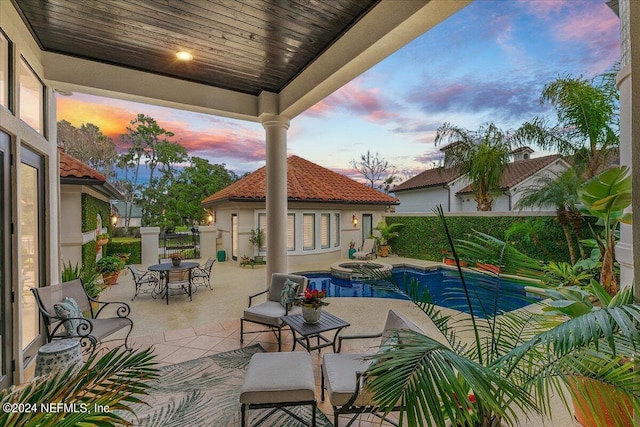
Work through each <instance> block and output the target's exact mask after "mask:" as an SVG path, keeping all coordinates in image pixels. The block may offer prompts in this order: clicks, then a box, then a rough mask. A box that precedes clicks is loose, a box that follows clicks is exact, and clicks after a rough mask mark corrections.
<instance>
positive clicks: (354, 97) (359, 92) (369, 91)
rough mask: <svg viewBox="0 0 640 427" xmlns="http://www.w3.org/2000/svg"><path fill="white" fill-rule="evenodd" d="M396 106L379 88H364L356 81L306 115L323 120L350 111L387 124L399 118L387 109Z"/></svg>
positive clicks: (312, 108)
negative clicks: (337, 112)
mask: <svg viewBox="0 0 640 427" xmlns="http://www.w3.org/2000/svg"><path fill="white" fill-rule="evenodd" d="M396 106H397V104H396V103H395V102H393V101H392V100H390V99H388V98H387V97H385V96H384V95H382V94H381V91H380V89H379V88H364V87H362V85H360V84H359V83H358V81H357V80H356V81H353V82H351V83H349V84H347V85H345V86H343V87H342V88H340V89H338V90H337V91H336V92H334V93H333V94H332V95H330V96H328V97H327V98H325V99H323V100H322V101H320V102H318V103H317V104H315V105H314V106H313V107H311V108H310V109H309V110H307V112H306V113H305V114H307V115H309V116H311V117H316V118H322V117H327V116H329V115H330V114H332V113H333V112H334V111H349V112H353V113H355V114H357V115H358V116H360V117H362V118H363V119H364V120H366V121H369V122H373V123H379V124H385V123H388V122H389V121H391V120H394V119H395V118H397V117H399V114H398V113H396V112H393V111H390V110H389V109H388V108H385V107H396Z"/></svg>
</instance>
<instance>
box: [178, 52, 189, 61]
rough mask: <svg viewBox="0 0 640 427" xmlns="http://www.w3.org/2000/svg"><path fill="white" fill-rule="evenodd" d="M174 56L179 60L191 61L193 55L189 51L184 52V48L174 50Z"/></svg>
mask: <svg viewBox="0 0 640 427" xmlns="http://www.w3.org/2000/svg"><path fill="white" fill-rule="evenodd" d="M176 58H178V59H179V60H181V61H191V60H192V59H193V55H192V54H190V53H189V52H185V51H184V50H180V51H178V52H176Z"/></svg>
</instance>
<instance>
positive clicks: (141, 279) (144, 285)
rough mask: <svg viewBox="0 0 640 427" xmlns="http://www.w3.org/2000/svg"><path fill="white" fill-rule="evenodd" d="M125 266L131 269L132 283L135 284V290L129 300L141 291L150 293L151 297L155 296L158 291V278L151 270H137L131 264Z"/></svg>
mask: <svg viewBox="0 0 640 427" xmlns="http://www.w3.org/2000/svg"><path fill="white" fill-rule="evenodd" d="M127 268H129V270H130V271H131V274H132V275H133V283H134V284H135V286H136V292H135V294H134V295H133V298H131V301H133V300H134V299H136V297H137V296H138V295H139V294H141V293H143V294H144V293H150V294H151V297H152V298H153V299H155V298H156V295H158V293H159V292H160V289H159V288H160V278H159V277H158V275H157V274H155V273H154V272H153V271H147V270H138V268H137V267H136V266H135V265H133V264H129V265H127Z"/></svg>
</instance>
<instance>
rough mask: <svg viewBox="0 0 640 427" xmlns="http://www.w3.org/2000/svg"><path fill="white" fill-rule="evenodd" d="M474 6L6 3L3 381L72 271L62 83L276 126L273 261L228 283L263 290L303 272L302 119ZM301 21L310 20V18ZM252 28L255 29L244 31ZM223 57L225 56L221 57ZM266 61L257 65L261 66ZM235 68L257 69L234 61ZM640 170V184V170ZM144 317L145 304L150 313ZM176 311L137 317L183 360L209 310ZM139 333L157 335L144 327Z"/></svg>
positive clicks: (633, 50) (633, 10) (628, 157)
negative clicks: (61, 138) (293, 208)
mask: <svg viewBox="0 0 640 427" xmlns="http://www.w3.org/2000/svg"><path fill="white" fill-rule="evenodd" d="M469 2H470V0H447V1H444V0H443V1H437V0H432V1H428V0H411V1H393V0H382V1H377V0H371V1H366V2H362V1H355V0H354V1H347V2H341V4H342V5H344V7H343V8H335V9H334V8H333V6H331V5H330V4H326V5H321V4H318V5H315V6H313V5H298V6H297V7H295V8H293V9H295V10H283V9H282V8H281V7H280V2H277V1H267V2H263V5H264V10H262V11H261V12H260V13H259V14H258V15H257V16H254V17H253V18H252V19H250V20H248V19H247V17H246V16H245V15H244V13H243V10H244V11H246V10H247V9H251V5H250V2H249V1H242V0H235V1H230V2H225V5H224V6H218V5H217V3H215V2H212V1H211V2H209V1H202V2H200V4H201V5H202V6H203V7H202V10H200V11H199V12H198V14H199V15H200V16H201V17H202V18H203V19H204V18H205V17H224V18H223V21H224V22H223V23H222V24H224V28H226V30H221V29H220V28H223V27H220V26H219V25H222V24H219V25H213V26H212V23H211V22H203V21H200V20H197V19H193V16H194V15H193V14H194V11H193V10H181V11H180V10H178V11H176V10H172V8H171V7H169V6H167V5H165V8H167V10H163V9H162V8H160V7H159V6H158V5H157V4H155V3H153V4H151V3H148V2H138V4H137V6H136V7H137V9H136V11H135V12H133V13H132V11H130V10H128V9H127V7H128V3H129V2H127V1H126V0H121V1H120V0H118V1H113V2H109V3H108V7H106V6H105V5H107V4H106V3H105V5H103V6H104V8H103V10H102V11H101V14H100V15H101V16H102V17H103V18H104V19H106V20H107V22H111V25H108V24H107V25H105V24H103V25H94V26H93V28H92V26H91V25H88V26H85V25H80V24H82V23H84V21H85V20H86V19H89V18H90V17H91V14H90V13H89V14H87V12H86V11H85V10H84V9H85V7H86V5H84V4H82V3H77V4H76V3H73V4H68V3H67V2H65V1H62V0H49V1H45V2H41V1H36V0H15V1H14V2H9V1H3V2H0V29H1V30H2V32H0V38H1V40H0V41H3V44H2V46H3V47H4V48H3V49H0V54H1V55H2V58H0V64H3V65H4V64H7V66H6V70H7V74H6V75H7V76H9V77H8V78H4V79H3V80H2V82H0V83H2V84H3V85H5V86H6V91H5V92H2V93H3V95H2V97H0V154H2V162H3V163H2V176H3V180H4V184H5V185H4V186H3V193H2V198H3V206H4V207H5V209H4V210H3V211H2V215H3V227H2V230H3V231H2V233H1V234H2V236H0V237H1V239H2V242H3V243H2V245H3V247H2V248H3V250H2V251H1V254H2V259H1V260H0V262H1V268H2V275H1V276H0V280H1V281H2V282H1V283H0V285H1V286H2V289H3V290H2V295H1V299H0V303H1V304H2V307H1V310H0V312H2V313H3V316H4V318H3V319H2V322H0V324H2V325H3V329H4V330H2V331H0V334H1V335H2V337H3V343H2V358H1V359H2V366H1V369H2V372H1V380H0V387H2V388H4V387H7V386H8V385H11V384H15V383H20V382H22V381H24V380H25V378H26V372H27V371H28V369H29V368H30V365H32V364H33V361H34V359H35V358H34V357H33V356H34V355H35V352H36V351H37V348H38V347H39V346H40V345H41V344H42V343H43V339H42V334H41V333H40V332H39V331H25V330H24V328H23V324H25V323H26V322H24V318H23V317H24V316H25V315H26V314H27V313H29V304H30V301H29V300H28V291H27V292H24V289H25V288H27V289H28V287H29V286H46V285H48V284H51V283H56V282H58V281H59V277H60V234H59V233H60V232H59V230H60V224H61V222H62V221H65V220H67V219H66V218H61V217H60V214H59V211H60V210H59V203H60V189H59V185H60V184H59V176H58V157H57V156H58V154H57V148H56V141H57V135H56V122H57V119H56V111H55V110H56V107H55V97H56V92H59V93H63V92H67V91H79V92H84V93H89V94H94V95H99V96H107V97H113V98H120V99H127V100H133V101H137V102H143V103H148V104H157V105H163V106H167V107H171V108H180V109H185V110H189V111H197V112H202V113H207V114H212V115H220V116H224V117H231V118H237V119H242V120H250V121H254V122H259V123H261V124H262V125H263V127H264V129H265V153H266V165H267V194H268V197H267V203H266V211H267V227H268V229H269V234H270V238H269V241H268V247H267V250H268V253H269V264H268V266H267V268H266V269H264V270H260V269H257V270H243V273H242V274H245V273H246V274H247V277H246V282H245V281H244V280H243V281H240V280H239V279H238V278H237V277H236V275H235V274H237V271H234V275H233V276H229V277H228V278H227V279H226V280H225V284H224V286H229V287H234V286H247V288H248V289H247V292H246V295H248V294H250V293H252V291H256V290H262V289H263V288H264V283H265V278H266V277H270V276H271V273H273V272H286V271H289V270H290V268H289V266H288V264H287V222H286V221H287V198H286V195H287V191H286V185H287V184H286V154H287V129H288V127H289V123H290V121H291V120H293V119H295V117H296V116H298V115H299V114H300V113H302V112H303V111H305V110H306V109H308V108H310V107H311V106H312V105H314V104H315V103H317V102H318V101H320V100H322V99H323V98H324V97H326V96H327V95H329V94H330V93H332V92H333V91H335V90H336V89H338V88H340V87H341V86H342V85H344V84H346V83H347V82H349V81H350V80H352V79H353V78H355V77H356V76H358V75H359V74H361V73H362V72H364V71H365V70H367V69H368V68H370V67H371V66H373V65H374V64H376V63H377V62H379V61H380V60H382V59H383V58H385V57H386V56H388V55H390V54H392V53H393V52H395V51H396V50H398V49H399V48H400V47H402V46H404V45H405V44H406V43H408V42H409V41H411V40H413V39H414V38H415V37H417V36H419V35H420V34H422V33H424V32H425V31H428V30H429V29H430V28H432V27H433V26H435V25H437V24H438V23H439V22H441V21H443V20H445V19H447V17H449V16H450V15H452V14H454V13H455V12H456V11H458V10H460V9H461V8H463V7H464V6H466V5H467V4H468V3H469ZM611 3H612V5H613V7H616V8H617V9H618V10H619V15H620V17H621V21H622V32H623V36H622V40H623V49H622V52H623V59H622V65H621V71H620V73H619V78H618V87H619V89H620V92H621V135H620V140H621V158H622V159H623V163H627V164H629V165H632V164H634V163H635V164H640V149H637V147H638V141H640V79H638V78H636V79H635V81H634V80H633V79H632V74H633V73H632V70H633V69H635V70H636V74H637V70H639V69H640V49H638V46H640V24H639V23H640V4H638V3H637V2H634V1H630V0H619V1H613V2H611ZM314 8H317V9H314ZM198 14H196V15H198ZM56 18H57V19H56ZM300 20H302V21H300ZM300 22H306V23H307V25H303V26H301V25H299V23H300ZM178 23H179V24H180V25H178ZM76 27H83V28H84V29H85V31H86V33H84V34H83V35H82V37H77V36H76V37H77V38H75V37H74V33H73V31H74V29H75V28H76ZM243 27H244V30H243V31H240V32H238V31H237V29H238V28H243ZM291 27H296V28H294V29H292V28H291ZM234 28H235V29H236V30H235V31H236V32H235V33H234ZM134 29H137V31H134ZM208 31H211V33H208ZM183 32H186V33H188V34H190V37H191V40H192V41H194V44H193V45H189V46H187V45H185V44H184V41H186V40H185V38H184V34H183ZM60 35H63V37H60ZM152 35H155V36H154V37H155V38H154V37H152ZM241 36H242V37H241ZM240 41H241V42H242V43H240ZM216 43H218V44H216ZM98 47H101V48H98ZM185 49H190V50H191V54H192V55H193V58H194V62H193V63H191V64H192V65H189V66H185V65H184V64H183V65H178V63H176V61H175V60H174V55H175V52H176V51H178V50H185ZM215 57H219V58H223V59H224V60H223V61H220V63H219V64H214V63H215V61H214V58H215ZM200 58H201V59H200ZM256 58H258V59H257V62H253V61H256ZM244 60H247V62H248V63H245V61H244ZM233 64H241V65H242V66H243V67H244V68H241V69H238V68H233V67H232V65H233ZM251 70H253V72H250V71H251ZM0 71H4V68H3V69H2V70H0ZM632 141H633V143H632ZM633 148H636V149H635V150H634V149H633ZM633 179H634V184H635V186H636V187H637V188H640V173H638V172H637V170H636V171H634V177H633ZM633 204H634V206H638V204H640V194H639V193H638V192H636V193H635V194H634V203H633ZM29 206H31V210H29V209H28V207H29ZM27 215H31V218H30V219H31V220H33V221H35V223H37V224H38V227H32V228H29V227H27V226H26V225H25V221H24V219H25V217H26V216H27ZM634 217H635V218H634V219H635V220H636V222H639V221H640V209H639V208H637V207H636V208H635V209H634ZM637 242H640V228H638V227H636V228H635V229H634V230H633V231H632V230H631V229H630V228H624V229H623V230H622V242H621V244H620V246H619V249H620V251H619V254H618V258H619V260H620V262H621V264H622V265H623V268H624V272H625V273H624V274H625V275H626V276H624V277H623V280H622V281H623V282H631V278H632V277H634V276H635V277H640V250H637V248H636V250H635V251H633V246H634V244H635V245H637V244H638V243H637ZM25 243H30V244H31V245H32V246H33V247H32V248H31V252H29V253H28V255H29V256H31V255H36V257H35V259H33V258H30V259H27V255H25V252H24V251H23V247H25ZM25 266H29V268H28V269H25ZM217 267H220V266H217ZM296 270H301V268H299V267H296ZM634 273H635V274H634ZM222 277H224V276H222ZM123 280H124V279H123ZM127 280H128V279H127ZM243 283H247V285H244V284H243ZM123 284H124V283H123ZM119 286H122V285H119ZM123 289H124V286H123ZM214 289H215V288H214ZM234 289H235V288H234ZM118 292H119V291H118V290H117V288H116V289H114V290H113V293H114V297H116V296H117V297H118V298H120V295H116V294H117V293H118ZM202 292H203V293H206V292H207V290H203V291H202ZM110 294H111V290H110V291H109V293H107V294H106V297H107V298H111V295H110ZM212 294H213V295H215V296H218V297H219V298H220V300H217V299H216V300H215V301H216V302H215V304H218V303H221V305H220V306H219V307H220V309H219V310H215V309H213V307H216V305H215V304H212V305H211V306H210V307H207V308H206V310H204V309H203V310H198V312H200V313H199V314H198V315H199V316H210V317H211V320H212V321H211V322H210V325H213V326H211V327H212V328H213V329H216V328H220V327H222V328H223V329H224V330H225V331H231V332H230V334H229V335H228V336H227V338H228V337H229V336H233V334H235V333H236V332H235V330H234V329H233V328H234V327H233V322H234V321H235V320H236V319H237V318H238V317H239V313H238V312H235V310H232V309H229V308H228V306H225V305H224V304H223V302H225V300H224V298H225V296H224V293H222V292H217V291H213V292H212ZM230 295H235V294H234V293H231V294H230ZM246 295H244V294H242V295H236V296H237V297H238V298H237V303H233V304H236V305H239V304H240V300H242V299H243V298H241V297H245V298H246ZM636 295H637V297H638V298H640V288H637V289H636ZM199 296H200V295H199ZM245 301H246V299H245ZM14 302H15V303H14ZM228 302H229V303H230V304H231V301H228ZM143 303H144V304H146V303H147V301H141V302H140V304H141V306H140V307H142V306H143ZM149 303H157V301H150V302H149ZM185 303H186V304H189V302H188V301H186V302H185ZM194 304H197V299H196V300H194ZM341 304H343V303H341V302H336V303H335V305H332V309H334V308H335V310H336V311H339V310H340V305H341ZM404 304H406V303H404ZM173 307H176V309H177V308H178V307H179V305H178V304H172V306H171V307H170V309H173ZM234 307H235V305H234ZM350 308H351V307H349V309H350ZM133 311H134V313H135V311H136V309H135V308H134V310H133ZM194 311H195V310H194ZM376 311H378V312H383V310H376ZM139 312H140V313H144V312H145V310H144V309H143V308H140V310H139ZM164 314H165V315H167V314H168V313H164ZM136 315H137V314H136ZM149 315H150V314H149ZM218 316H220V317H218ZM366 318H368V317H366ZM368 319H370V318H368ZM167 320H168V321H169V322H170V323H164V324H163V325H162V328H166V329H163V331H162V333H160V331H158V330H151V329H142V326H143V325H144V324H145V321H144V320H137V321H136V325H137V328H136V332H135V333H136V335H137V334H139V333H142V332H143V331H144V336H146V337H151V338H146V340H147V341H154V340H156V339H157V341H156V343H157V344H158V345H160V344H162V345H165V346H173V347H177V348H175V349H173V351H169V350H171V349H167V353H168V354H166V356H165V357H163V358H162V359H163V360H165V361H166V362H167V363H169V362H170V361H171V360H175V359H171V358H170V357H171V356H172V355H175V357H178V354H179V353H177V351H178V348H182V347H185V346H187V345H188V344H191V343H192V342H194V340H195V339H196V338H197V336H199V335H198V334H197V332H198V331H196V326H194V325H191V326H185V327H182V328H181V327H180V324H183V325H185V324H187V325H188V322H191V321H193V322H194V323H195V322H196V321H198V322H200V321H202V319H180V317H179V314H178V313H177V312H176V313H174V314H172V315H170V316H169V317H167ZM171 322H175V323H171ZM229 322H231V323H229ZM359 323H361V322H359ZM354 324H356V323H354ZM215 325H218V326H215ZM204 327H206V326H203V328H204ZM185 328H186V329H185ZM198 328H200V326H198ZM190 330H192V332H193V334H194V335H191V333H192V332H191V331H190ZM172 331H174V332H172ZM185 334H186V335H188V336H186V335H185ZM167 338H171V339H167ZM222 338H225V337H222ZM160 339H162V340H163V342H161V341H160ZM200 340H202V338H200ZM138 341H139V342H140V343H141V344H142V343H147V344H149V343H151V342H145V339H143V338H141V337H140V335H139V338H138ZM167 343H168V344H167ZM238 344H239V342H238ZM212 348H213V347H212ZM236 348H237V346H236ZM200 350H203V349H200ZM205 351H209V350H205ZM196 357H197V356H196ZM531 425H538V424H531Z"/></svg>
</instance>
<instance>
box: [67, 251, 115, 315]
mask: <svg viewBox="0 0 640 427" xmlns="http://www.w3.org/2000/svg"><path fill="white" fill-rule="evenodd" d="M99 275H100V274H99V273H98V272H97V271H96V270H95V269H94V268H87V267H86V266H84V265H83V266H82V267H80V266H79V265H78V263H76V264H75V265H71V261H69V262H68V263H66V264H65V263H64V262H63V263H62V273H61V279H62V281H63V282H70V281H72V280H75V279H82V286H84V290H85V292H86V293H87V295H89V298H91V299H92V300H98V299H99V298H100V293H101V292H102V291H103V290H104V288H105V285H104V284H103V283H99V282H98V276H99ZM91 305H92V307H93V309H94V310H97V308H98V303H97V302H94V301H91Z"/></svg>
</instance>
